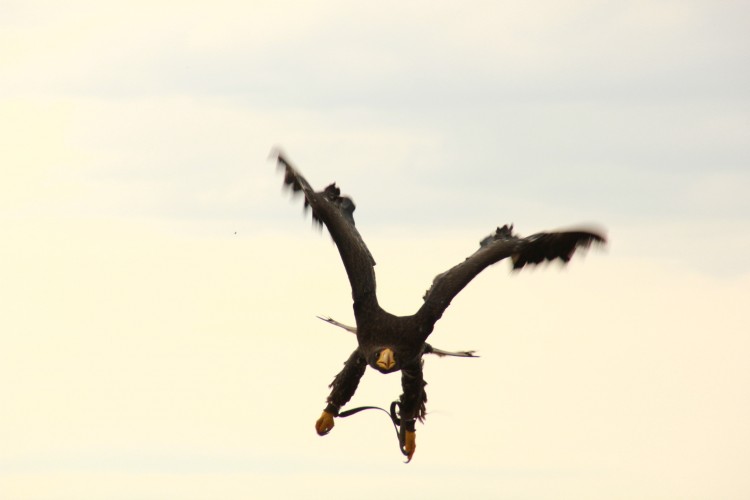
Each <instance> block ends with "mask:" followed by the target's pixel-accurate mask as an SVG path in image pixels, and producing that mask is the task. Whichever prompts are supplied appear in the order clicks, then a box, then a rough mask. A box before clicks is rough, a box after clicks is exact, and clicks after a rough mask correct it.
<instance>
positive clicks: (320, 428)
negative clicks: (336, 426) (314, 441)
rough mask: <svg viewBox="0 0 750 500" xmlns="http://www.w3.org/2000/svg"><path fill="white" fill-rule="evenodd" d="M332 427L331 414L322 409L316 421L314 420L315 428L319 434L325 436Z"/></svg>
mask: <svg viewBox="0 0 750 500" xmlns="http://www.w3.org/2000/svg"><path fill="white" fill-rule="evenodd" d="M331 429H333V415H332V414H330V413H328V412H327V411H324V412H323V413H322V414H321V415H320V418H319V419H318V421H317V422H315V430H316V431H317V432H318V435H319V436H325V435H326V434H328V433H329V432H331Z"/></svg>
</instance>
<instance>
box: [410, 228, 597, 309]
mask: <svg viewBox="0 0 750 500" xmlns="http://www.w3.org/2000/svg"><path fill="white" fill-rule="evenodd" d="M605 242H606V239H605V237H604V236H603V235H602V234H600V233H599V232H596V231H593V230H588V229H577V230H570V231H559V232H543V233H537V234H533V235H531V236H528V237H526V238H521V237H519V236H518V235H516V234H514V233H513V226H512V225H511V226H508V225H505V226H503V227H501V228H500V227H499V228H497V231H495V233H493V234H491V235H489V236H487V237H486V238H484V239H483V240H482V241H481V242H480V246H479V249H478V250H477V251H476V252H474V253H473V254H472V255H470V256H469V257H467V258H466V260H464V261H463V262H461V263H460V264H458V265H456V266H454V267H452V268H451V269H449V270H448V271H446V272H444V273H442V274H439V275H437V276H436V277H435V279H434V280H433V283H432V286H431V287H430V289H429V290H427V292H426V293H425V295H424V304H423V305H422V307H421V308H420V310H419V312H418V313H417V315H421V316H422V317H423V318H424V319H425V320H427V321H429V322H433V323H434V322H435V321H437V320H438V319H440V317H441V316H442V315H443V312H444V311H445V309H446V308H447V307H448V306H449V305H450V303H451V301H452V300H453V298H454V297H455V296H456V295H458V293H459V292H460V291H461V290H463V288H464V287H465V286H466V285H468V284H469V282H471V280H472V279H474V278H475V277H476V276H477V275H478V274H479V273H481V272H482V271H483V270H484V269H485V268H487V267H488V266H490V265H492V264H495V263H497V262H500V261H501V260H504V259H507V258H510V259H511V261H512V264H513V269H521V268H523V267H525V266H527V265H534V264H539V263H541V262H545V261H552V260H560V261H561V262H562V263H567V262H568V261H569V260H570V259H571V257H572V256H573V254H574V253H575V251H576V250H577V249H579V248H587V247H589V246H591V244H592V243H597V244H604V243H605Z"/></svg>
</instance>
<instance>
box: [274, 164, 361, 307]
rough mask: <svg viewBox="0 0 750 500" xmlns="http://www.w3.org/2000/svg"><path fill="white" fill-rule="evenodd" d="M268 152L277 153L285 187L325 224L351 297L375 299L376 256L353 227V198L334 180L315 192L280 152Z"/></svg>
mask: <svg viewBox="0 0 750 500" xmlns="http://www.w3.org/2000/svg"><path fill="white" fill-rule="evenodd" d="M271 155H272V156H274V155H275V156H276V159H277V161H278V166H279V168H283V169H284V184H285V185H286V187H288V188H289V189H291V190H292V191H293V192H295V193H298V192H300V191H301V192H302V194H303V195H304V197H305V210H307V208H308V207H309V208H310V209H312V217H313V221H314V222H316V223H317V224H325V226H326V228H328V232H329V233H330V234H331V238H333V241H334V243H336V247H337V248H338V249H339V254H340V255H341V260H342V261H343V262H344V267H345V268H346V274H347V276H348V277H349V283H350V284H351V287H352V298H353V299H354V301H355V302H365V301H368V300H375V269H374V266H375V260H374V259H373V258H372V255H371V254H370V250H368V248H367V245H365V242H364V241H363V240H362V237H361V236H360V234H359V231H357V229H356V228H355V227H354V216H353V214H354V208H355V206H354V202H352V200H351V199H350V198H347V197H345V196H341V192H340V190H339V188H337V187H336V184H331V185H329V186H328V187H327V188H325V190H323V191H320V192H317V193H316V192H315V191H314V190H313V188H312V187H310V184H309V183H308V182H307V180H306V179H305V178H304V177H302V175H301V174H300V173H299V172H298V171H297V170H296V169H295V168H294V167H293V166H292V165H291V163H289V160H287V159H286V157H285V156H284V155H283V153H281V152H280V151H272V152H271Z"/></svg>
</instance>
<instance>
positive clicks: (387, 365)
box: [377, 347, 396, 370]
mask: <svg viewBox="0 0 750 500" xmlns="http://www.w3.org/2000/svg"><path fill="white" fill-rule="evenodd" d="M377 364H378V366H379V367H380V368H382V369H383V370H390V369H391V368H393V365H395V364H396V358H395V356H394V355H393V351H392V350H390V349H389V348H388V347H386V348H385V349H383V350H382V351H380V355H379V356H378V361H377Z"/></svg>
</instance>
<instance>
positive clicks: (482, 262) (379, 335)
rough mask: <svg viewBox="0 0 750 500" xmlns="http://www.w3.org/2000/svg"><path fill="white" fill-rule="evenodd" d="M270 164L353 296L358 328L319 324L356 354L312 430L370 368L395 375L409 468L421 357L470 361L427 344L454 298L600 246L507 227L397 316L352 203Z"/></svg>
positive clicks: (325, 427)
mask: <svg viewBox="0 0 750 500" xmlns="http://www.w3.org/2000/svg"><path fill="white" fill-rule="evenodd" d="M271 157H272V158H275V159H276V161H277V166H278V168H279V169H280V170H283V171H284V186H285V187H286V188H288V189H291V190H292V192H293V193H297V194H299V193H301V194H302V195H303V196H304V209H305V211H307V210H308V209H310V210H311V211H312V219H313V222H314V223H315V224H317V225H318V226H319V227H320V226H323V225H325V227H326V228H327V229H328V232H329V233H330V235H331V237H332V239H333V241H334V243H335V244H336V247H337V248H338V251H339V254H340V256H341V260H342V261H343V264H344V268H345V269H346V274H347V276H348V278H349V284H350V285H351V289H352V301H353V309H354V318H355V320H356V327H353V326H347V325H344V324H341V323H339V322H337V321H335V320H333V319H331V318H323V317H321V319H323V320H324V321H327V322H328V323H331V324H333V325H335V326H339V327H341V328H344V329H346V330H348V331H350V332H352V333H354V334H356V338H357V348H356V349H355V350H354V352H352V353H351V355H350V356H349V358H348V359H347V360H346V362H345V363H344V368H343V369H342V370H341V371H340V372H339V373H338V374H337V375H336V376H335V377H334V379H333V382H331V384H330V385H329V388H330V389H331V392H330V394H329V395H328V397H327V398H326V406H325V408H324V409H323V412H322V414H321V415H320V417H319V418H318V420H317V421H316V422H315V430H316V431H317V433H318V434H319V435H320V436H325V435H326V434H328V433H329V432H330V431H331V429H333V427H334V419H335V418H336V417H338V416H339V414H340V411H341V408H342V407H343V406H344V405H346V403H348V402H349V400H350V399H351V397H352V396H353V395H354V393H355V391H356V390H357V387H358V385H359V382H360V379H361V378H362V376H363V375H364V373H365V370H366V368H367V367H368V366H369V367H371V368H373V369H375V370H376V371H378V372H380V373H384V374H388V373H394V372H397V371H401V386H402V390H403V393H402V394H401V396H400V397H399V399H398V401H397V403H398V416H397V417H396V416H394V417H393V418H394V421H395V422H397V423H398V425H399V426H400V429H399V430H398V432H399V444H400V447H401V451H402V453H403V454H404V455H406V456H407V462H409V461H411V459H412V457H413V455H414V452H415V450H416V426H415V424H416V422H417V421H420V422H423V421H424V418H425V414H426V407H425V403H426V402H427V394H426V392H425V385H426V382H425V381H424V377H423V372H422V368H423V361H422V356H423V355H425V354H436V355H439V356H446V355H451V356H464V357H473V356H474V352H473V351H461V352H450V351H444V350H441V349H437V348H434V347H432V346H431V345H430V344H428V343H427V342H426V341H427V338H428V337H429V336H430V334H431V333H432V330H433V328H434V326H435V323H436V322H437V321H438V320H439V319H440V318H441V316H442V315H443V313H444V312H445V310H446V309H447V307H448V306H449V305H450V303H451V301H452V300H453V298H454V297H455V296H456V295H457V294H458V293H459V292H460V291H461V290H462V289H463V288H464V287H465V286H466V285H468V284H469V282H470V281H471V280H472V279H474V277H476V276H477V275H478V274H479V273H480V272H482V271H483V270H484V269H485V268H486V267H488V266H490V265H492V264H495V263H497V262H500V261H501V260H504V259H508V258H509V259H510V261H511V264H512V267H513V269H514V270H518V269H522V268H524V267H525V266H529V265H535V264H539V263H542V262H546V261H554V260H557V261H560V262H562V263H567V262H568V261H569V260H570V259H571V257H572V256H573V254H574V253H575V251H576V250H578V249H582V248H588V247H589V246H591V245H592V244H598V245H603V244H605V243H606V239H605V237H604V235H603V234H601V232H600V231H597V230H593V229H590V228H581V229H572V230H566V231H555V232H541V233H536V234H533V235H531V236H527V237H521V236H519V235H517V234H515V233H514V232H513V226H512V225H507V224H506V225H504V226H502V227H498V228H497V229H496V230H495V231H494V232H493V233H492V234H490V235H489V236H487V237H485V238H483V239H482V240H481V241H480V244H479V249H478V250H476V251H475V252H474V253H473V254H472V255H470V256H469V257H467V258H466V259H465V260H464V261H463V262H461V263H459V264H457V265H455V266H453V267H452V268H450V269H448V270H447V271H445V272H443V273H441V274H438V275H437V276H436V277H435V279H434V280H433V282H432V285H431V286H430V288H429V289H428V290H427V292H426V293H425V295H424V297H423V300H424V302H423V304H422V305H421V307H420V308H419V309H418V310H417V311H416V313H414V314H412V315H410V316H395V315H393V314H390V313H389V312H387V311H385V310H384V309H383V308H382V307H380V305H379V303H378V298H377V293H376V282H375V260H374V259H373V257H372V254H371V253H370V251H369V250H368V248H367V245H365V242H364V241H363V239H362V237H361V236H360V234H359V231H357V228H356V226H355V224H354V210H355V205H354V202H353V201H352V199H351V198H349V197H347V196H342V195H341V190H340V189H339V188H338V187H337V186H336V184H335V183H333V184H330V185H328V186H327V187H326V188H325V189H324V190H322V191H318V192H316V191H315V190H314V189H313V188H312V187H311V186H310V184H309V183H308V182H307V180H306V179H305V178H304V177H303V176H302V175H301V174H300V173H299V171H298V170H297V169H296V168H295V167H294V166H293V165H292V164H291V162H290V161H289V160H288V159H287V157H286V156H285V155H284V153H283V152H281V151H280V150H278V149H275V150H273V151H272V152H271ZM342 415H343V414H342Z"/></svg>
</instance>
